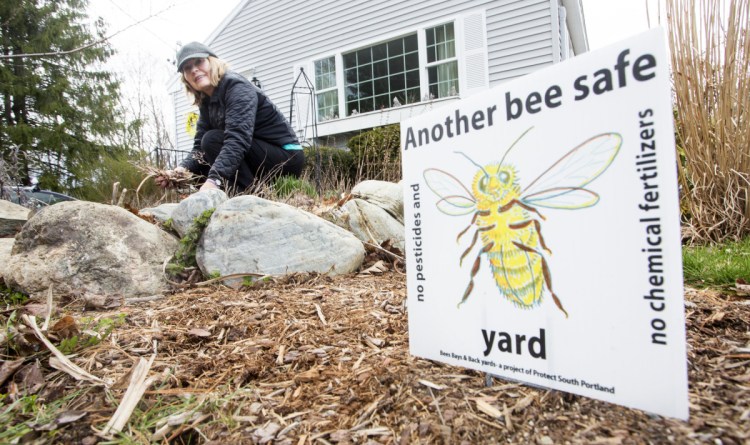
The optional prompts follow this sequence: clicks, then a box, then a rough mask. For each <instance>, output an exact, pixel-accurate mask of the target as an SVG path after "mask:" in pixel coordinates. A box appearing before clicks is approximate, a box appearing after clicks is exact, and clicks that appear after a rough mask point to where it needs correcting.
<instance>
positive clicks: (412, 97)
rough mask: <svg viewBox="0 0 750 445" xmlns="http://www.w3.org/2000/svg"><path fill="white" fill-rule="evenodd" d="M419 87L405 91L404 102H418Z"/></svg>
mask: <svg viewBox="0 0 750 445" xmlns="http://www.w3.org/2000/svg"><path fill="white" fill-rule="evenodd" d="M419 100H420V99H419V88H412V89H410V90H409V91H407V92H406V103H407V104H413V103H416V102H419Z"/></svg>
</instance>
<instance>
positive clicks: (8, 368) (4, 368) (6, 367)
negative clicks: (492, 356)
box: [0, 358, 26, 385]
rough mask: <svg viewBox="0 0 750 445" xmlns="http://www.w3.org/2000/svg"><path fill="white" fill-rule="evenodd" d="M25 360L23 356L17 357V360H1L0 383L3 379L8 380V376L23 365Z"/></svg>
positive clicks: (0, 383) (3, 381)
mask: <svg viewBox="0 0 750 445" xmlns="http://www.w3.org/2000/svg"><path fill="white" fill-rule="evenodd" d="M25 360H26V359H25V358H19V359H18V360H8V361H3V364H2V365H0V385H2V384H3V383H5V381H6V380H8V377H10V376H12V375H13V374H14V373H15V372H16V371H17V370H18V368H20V367H21V365H23V362H24V361H25Z"/></svg>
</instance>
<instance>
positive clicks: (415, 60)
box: [404, 53, 419, 71]
mask: <svg viewBox="0 0 750 445" xmlns="http://www.w3.org/2000/svg"><path fill="white" fill-rule="evenodd" d="M404 59H405V60H406V67H405V69H406V70H407V71H408V70H416V69H419V54H418V53H411V54H407V55H406V56H404Z"/></svg>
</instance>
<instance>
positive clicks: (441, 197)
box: [401, 29, 688, 419]
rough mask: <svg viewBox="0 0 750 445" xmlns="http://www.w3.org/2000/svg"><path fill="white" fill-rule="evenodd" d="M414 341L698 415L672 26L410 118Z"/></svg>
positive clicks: (419, 349)
mask: <svg viewBox="0 0 750 445" xmlns="http://www.w3.org/2000/svg"><path fill="white" fill-rule="evenodd" d="M401 146H402V150H403V169H404V171H403V173H404V207H405V223H406V253H407V268H408V278H407V286H408V302H409V337H410V347H411V353H412V354H414V355H417V356H420V357H425V358H429V359H432V360H438V361H441V362H446V363H449V364H452V365H459V366H465V367H468V368H473V369H477V370H481V371H486V372H488V373H491V374H495V375H499V376H504V377H507V378H510V379H515V380H520V381H524V382H528V383H531V384H534V385H541V386H545V387H549V388H554V389H559V390H562V391H567V392H571V393H575V394H580V395H584V396H589V397H593V398H596V399H601V400H605V401H608V402H613V403H618V404H621V405H625V406H629V407H633V408H639V409H643V410H646V411H649V412H653V413H657V414H662V415H666V416H672V417H677V418H682V419H686V418H687V416H688V403H687V402H688V401H687V365H686V360H687V359H686V352H685V320H684V302H683V288H682V262H681V253H680V252H681V246H680V230H679V228H680V227H679V209H678V189H677V178H676V161H675V148H674V136H673V121H672V106H671V102H670V82H669V70H668V56H667V51H666V43H665V36H664V32H663V30H661V29H656V30H652V31H649V32H646V33H644V34H642V35H640V36H636V37H634V38H632V39H629V40H627V41H624V42H622V43H620V44H617V45H614V46H611V47H608V48H605V49H602V50H599V51H595V52H591V53H588V54H584V55H582V56H579V57H576V58H575V59H572V60H569V61H566V62H564V63H560V64H557V65H555V66H552V67H550V68H548V69H544V70H541V71H538V72H536V73H533V74H530V75H528V76H525V77H523V78H521V79H519V80H516V81H513V82H508V83H505V84H502V85H499V86H498V87H496V88H493V89H491V90H489V91H487V92H486V93H485V94H481V95H475V96H472V97H469V98H466V99H464V100H461V101H460V102H458V103H456V104H451V105H450V106H446V107H443V108H440V109H436V110H434V111H431V112H430V113H427V114H424V115H422V116H419V117H416V118H413V119H410V120H407V121H405V122H402V124H401Z"/></svg>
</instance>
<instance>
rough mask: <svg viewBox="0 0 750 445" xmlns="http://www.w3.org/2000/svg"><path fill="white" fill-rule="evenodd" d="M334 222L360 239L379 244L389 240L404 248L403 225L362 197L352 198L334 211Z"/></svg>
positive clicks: (394, 244)
mask: <svg viewBox="0 0 750 445" xmlns="http://www.w3.org/2000/svg"><path fill="white" fill-rule="evenodd" d="M335 218H336V224H338V225H339V226H341V227H343V228H345V229H347V230H349V231H350V232H352V233H353V234H354V235H355V236H356V237H357V238H359V239H360V240H362V241H364V242H367V243H372V244H375V245H378V246H379V245H381V244H383V242H385V241H386V240H391V242H392V243H393V246H395V247H398V248H399V249H401V251H402V252H403V250H404V225H403V224H402V223H400V222H399V221H397V220H396V219H395V218H394V217H393V216H391V214H389V213H388V212H386V211H385V210H383V209H382V208H380V207H378V206H377V205H375V204H370V203H369V202H367V201H364V200H362V199H356V198H355V199H352V200H349V201H348V202H347V203H346V204H344V205H343V206H342V207H341V209H339V211H338V212H337V213H336V216H335Z"/></svg>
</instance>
